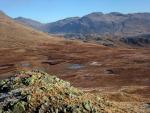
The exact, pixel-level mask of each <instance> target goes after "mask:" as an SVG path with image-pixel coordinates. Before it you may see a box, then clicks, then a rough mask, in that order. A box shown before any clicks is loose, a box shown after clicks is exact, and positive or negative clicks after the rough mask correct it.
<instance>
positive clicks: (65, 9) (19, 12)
mask: <svg viewBox="0 0 150 113" xmlns="http://www.w3.org/2000/svg"><path fill="white" fill-rule="evenodd" d="M149 4H150V1H148V0H142V1H137V0H132V1H131V0H126V1H120V0H117V1H114V0H101V1H99V0H94V1H81V0H76V1H70V0H61V1H60V0H44V1H38V2H37V1H36V0H21V1H20V0H13V2H10V1H9V0H5V1H1V2H0V10H3V11H4V12H5V13H6V14H8V15H10V16H11V17H13V18H16V17H19V16H23V17H26V18H31V19H33V20H38V21H40V22H42V23H47V22H54V21H57V20H60V19H64V18H67V17H76V16H80V17H81V16H83V15H86V14H89V13H92V12H104V13H109V12H121V13H125V14H127V13H135V12H150V8H149Z"/></svg>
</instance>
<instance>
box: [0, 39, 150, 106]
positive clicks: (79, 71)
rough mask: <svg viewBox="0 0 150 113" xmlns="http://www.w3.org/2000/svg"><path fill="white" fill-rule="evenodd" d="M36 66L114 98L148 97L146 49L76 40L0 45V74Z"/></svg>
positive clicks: (149, 57)
mask: <svg viewBox="0 0 150 113" xmlns="http://www.w3.org/2000/svg"><path fill="white" fill-rule="evenodd" d="M22 69H40V70H43V71H46V72H48V73H49V74H52V75H53V74H54V75H57V76H58V77H59V78H61V79H63V80H67V81H70V82H71V84H72V85H73V86H75V87H79V88H82V89H84V90H85V91H88V92H95V93H98V94H101V95H104V96H106V97H107V98H109V99H111V100H114V101H121V102H126V101H130V102H143V101H144V102H146V103H149V102H150V100H149V98H150V49H149V48H134V49H133V48H125V47H120V48H115V47H114V48H112V47H105V46H101V45H97V44H92V43H83V42H80V41H69V40H68V41H64V40H61V41H59V43H52V42H51V43H49V42H45V43H41V44H38V46H34V47H32V48H0V78H1V79H2V78H6V77H7V76H10V75H11V74H12V73H14V72H15V71H16V70H22Z"/></svg>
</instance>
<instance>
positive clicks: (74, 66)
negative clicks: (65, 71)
mask: <svg viewBox="0 0 150 113" xmlns="http://www.w3.org/2000/svg"><path fill="white" fill-rule="evenodd" d="M84 67H85V66H84V65H83V64H70V65H69V67H68V68H69V69H81V68H84Z"/></svg>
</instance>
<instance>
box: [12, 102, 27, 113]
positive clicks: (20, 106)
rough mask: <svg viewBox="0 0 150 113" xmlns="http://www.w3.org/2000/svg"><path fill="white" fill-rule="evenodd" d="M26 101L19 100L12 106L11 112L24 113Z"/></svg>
mask: <svg viewBox="0 0 150 113" xmlns="http://www.w3.org/2000/svg"><path fill="white" fill-rule="evenodd" d="M25 105H26V103H25V102H23V101H19V102H17V103H16V104H15V105H14V106H13V110H12V112H13V113H24V112H25V110H26V108H25Z"/></svg>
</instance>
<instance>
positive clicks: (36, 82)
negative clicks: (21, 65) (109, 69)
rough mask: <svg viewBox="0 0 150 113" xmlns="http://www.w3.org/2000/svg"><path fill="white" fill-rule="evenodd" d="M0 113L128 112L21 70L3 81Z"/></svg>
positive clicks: (65, 84) (52, 79)
mask: <svg viewBox="0 0 150 113" xmlns="http://www.w3.org/2000/svg"><path fill="white" fill-rule="evenodd" d="M130 112H131V111H130ZM0 113H127V111H126V110H125V109H121V108H119V107H117V106H116V105H114V104H112V103H110V102H108V101H107V100H106V99H104V98H102V97H99V96H95V95H92V94H89V93H84V92H83V91H81V90H79V89H77V88H74V87H72V86H70V83H69V82H65V81H63V80H61V79H59V78H57V77H55V76H50V75H48V74H47V73H44V72H39V71H21V72H19V73H18V74H16V75H15V76H13V77H10V78H8V79H5V80H1V81H0ZM132 113H134V111H132Z"/></svg>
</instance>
